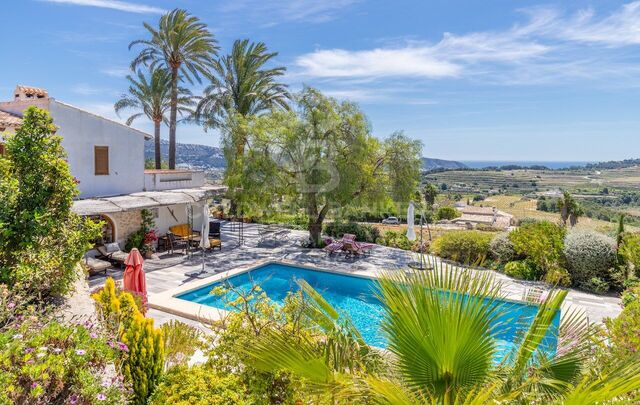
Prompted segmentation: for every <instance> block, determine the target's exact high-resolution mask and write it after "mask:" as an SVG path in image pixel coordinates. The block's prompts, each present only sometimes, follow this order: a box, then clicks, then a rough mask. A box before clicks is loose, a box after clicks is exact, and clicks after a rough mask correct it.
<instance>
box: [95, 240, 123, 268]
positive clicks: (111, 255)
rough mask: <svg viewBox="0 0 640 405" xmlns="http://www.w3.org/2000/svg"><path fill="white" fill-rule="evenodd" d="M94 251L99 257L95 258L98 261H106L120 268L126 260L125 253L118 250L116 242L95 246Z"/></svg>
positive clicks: (118, 246)
mask: <svg viewBox="0 0 640 405" xmlns="http://www.w3.org/2000/svg"><path fill="white" fill-rule="evenodd" d="M96 250H97V251H98V253H99V256H98V257H97V258H98V259H105V260H108V261H110V262H111V263H115V264H117V265H118V266H120V267H122V266H123V265H124V261H125V260H127V256H128V255H127V253H126V252H123V251H122V250H120V245H118V244H117V243H116V242H113V243H107V244H106V245H102V246H96Z"/></svg>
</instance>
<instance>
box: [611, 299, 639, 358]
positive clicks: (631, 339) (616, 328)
mask: <svg viewBox="0 0 640 405" xmlns="http://www.w3.org/2000/svg"><path fill="white" fill-rule="evenodd" d="M604 323H605V326H606V327H607V334H608V338H609V340H610V343H611V345H610V347H611V350H612V351H613V353H614V355H615V356H616V358H619V359H621V360H627V359H630V358H633V359H635V360H636V361H638V360H639V359H640V353H639V352H640V301H635V302H632V303H630V304H629V305H627V306H626V307H624V309H623V310H622V312H621V313H620V315H618V317H617V318H615V319H605V321H604Z"/></svg>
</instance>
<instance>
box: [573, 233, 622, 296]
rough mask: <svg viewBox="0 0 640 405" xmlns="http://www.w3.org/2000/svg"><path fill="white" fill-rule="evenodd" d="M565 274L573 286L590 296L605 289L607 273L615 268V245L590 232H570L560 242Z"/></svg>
mask: <svg viewBox="0 0 640 405" xmlns="http://www.w3.org/2000/svg"><path fill="white" fill-rule="evenodd" d="M564 255H565V257H566V260H567V270H569V273H570V274H571V280H572V282H573V284H574V285H576V286H579V287H582V288H585V289H587V290H589V291H594V292H599V293H602V292H605V291H606V290H608V289H609V287H608V285H607V286H605V284H607V281H609V279H610V275H609V269H611V268H612V267H613V266H614V265H615V261H616V247H615V241H614V240H613V239H612V238H610V237H608V236H606V235H603V234H601V233H597V232H593V231H571V232H569V233H568V234H567V236H566V238H565V241H564Z"/></svg>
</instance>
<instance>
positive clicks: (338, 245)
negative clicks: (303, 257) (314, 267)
mask: <svg viewBox="0 0 640 405" xmlns="http://www.w3.org/2000/svg"><path fill="white" fill-rule="evenodd" d="M324 244H325V247H324V251H325V252H328V253H329V254H332V253H335V252H338V251H340V250H341V249H342V242H340V241H335V240H333V239H331V238H327V239H325V240H324Z"/></svg>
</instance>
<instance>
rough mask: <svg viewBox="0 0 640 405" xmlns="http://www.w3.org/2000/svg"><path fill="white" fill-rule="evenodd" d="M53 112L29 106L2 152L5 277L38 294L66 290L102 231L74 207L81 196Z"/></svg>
mask: <svg viewBox="0 0 640 405" xmlns="http://www.w3.org/2000/svg"><path fill="white" fill-rule="evenodd" d="M55 132H56V127H55V125H54V124H53V120H52V119H51V117H50V115H49V113H48V112H47V111H45V110H41V109H38V108H36V107H30V108H28V109H27V110H26V111H25V113H24V117H23V122H22V125H21V126H20V128H19V129H18V130H17V131H16V133H15V134H14V135H9V136H8V140H7V145H6V148H7V156H6V157H0V282H2V283H6V284H8V285H10V286H12V288H16V289H19V290H22V291H26V292H28V293H29V296H30V297H31V298H33V299H36V298H38V297H42V296H47V295H50V294H62V293H65V292H66V291H67V290H68V288H69V287H70V285H71V283H72V281H73V280H74V278H75V277H77V276H78V272H77V271H76V265H77V264H78V262H79V261H80V259H81V258H82V256H83V255H84V253H85V252H86V251H87V250H88V249H90V248H91V243H90V241H91V240H93V239H95V238H96V237H97V235H98V233H99V230H98V227H97V226H96V224H94V223H93V222H91V221H90V220H83V219H82V218H80V217H79V216H78V215H76V214H74V213H73V212H72V211H71V207H72V205H73V198H74V197H76V196H77V195H78V189H77V187H76V181H75V179H74V178H73V176H71V174H70V172H69V165H68V164H67V162H66V155H65V152H64V150H63V148H62V145H61V140H62V138H61V137H60V136H58V135H55Z"/></svg>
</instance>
